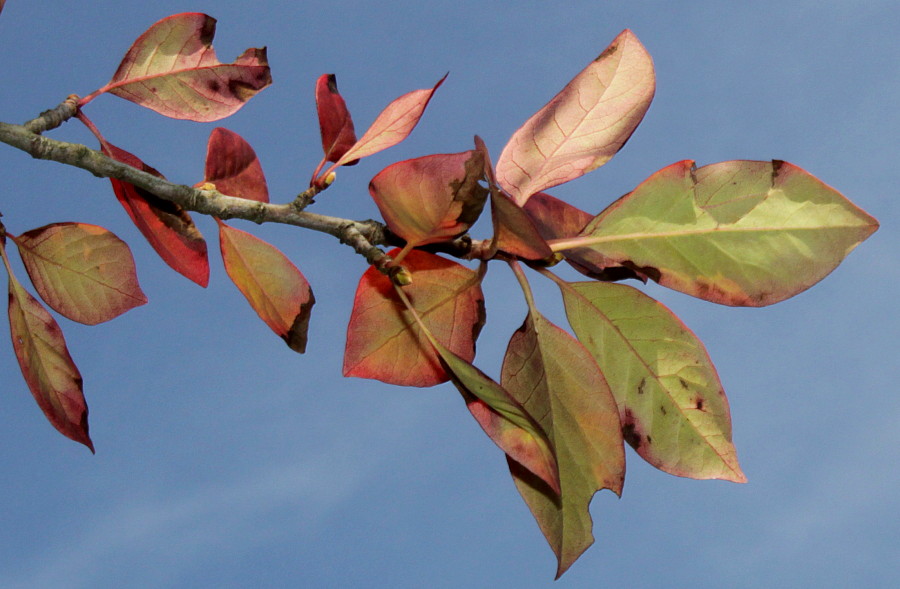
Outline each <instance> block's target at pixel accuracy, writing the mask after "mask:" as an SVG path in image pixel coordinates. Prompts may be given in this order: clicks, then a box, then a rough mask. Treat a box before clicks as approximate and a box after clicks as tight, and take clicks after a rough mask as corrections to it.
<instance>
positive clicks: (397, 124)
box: [335, 76, 447, 166]
mask: <svg viewBox="0 0 900 589" xmlns="http://www.w3.org/2000/svg"><path fill="white" fill-rule="evenodd" d="M446 78H447V76H444V77H443V78H441V79H440V80H438V82H437V84H435V85H434V87H432V88H429V89H427V90H413V91H412V92H408V93H406V94H404V95H403V96H401V97H400V98H397V99H396V100H394V101H393V102H391V103H390V104H389V105H387V106H386V107H385V109H384V110H383V111H381V113H380V114H379V115H378V116H377V117H375V121H374V122H373V123H372V125H371V126H370V127H369V128H368V129H367V130H366V132H365V133H364V134H363V136H362V137H361V138H360V139H359V141H357V142H356V143H354V144H353V147H351V148H350V149H348V150H347V151H345V152H344V155H343V156H341V159H339V160H338V161H337V162H336V163H335V166H347V165H350V163H351V162H354V161H356V160H358V159H360V158H364V157H367V156H370V155H373V154H376V153H378V152H379V151H383V150H385V149H387V148H389V147H393V146H394V145H397V144H398V143H400V142H401V141H403V140H404V139H406V138H407V137H408V136H409V134H410V133H411V132H412V130H413V129H414V128H415V126H416V125H417V124H418V123H419V119H421V118H422V113H424V112H425V107H426V106H428V102H429V101H430V100H431V97H432V95H434V91H435V90H437V89H438V87H440V85H441V84H443V83H444V80H445V79H446Z"/></svg>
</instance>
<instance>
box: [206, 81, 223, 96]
mask: <svg viewBox="0 0 900 589" xmlns="http://www.w3.org/2000/svg"><path fill="white" fill-rule="evenodd" d="M206 87H207V88H208V89H209V91H210V92H212V93H213V94H218V93H219V90H221V89H222V84H220V83H219V81H218V80H210V81H209V82H207V83H206Z"/></svg>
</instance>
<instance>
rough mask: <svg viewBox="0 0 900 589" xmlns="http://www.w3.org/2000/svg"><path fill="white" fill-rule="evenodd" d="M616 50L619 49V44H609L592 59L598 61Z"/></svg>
mask: <svg viewBox="0 0 900 589" xmlns="http://www.w3.org/2000/svg"><path fill="white" fill-rule="evenodd" d="M618 50H619V46H618V45H610V46H609V47H607V48H606V49H605V50H604V51H603V53H601V54H600V55H598V56H597V59H595V60H594V61H600V60H601V59H603V58H604V57H609V56H610V55H612V54H613V53H615V52H616V51H618Z"/></svg>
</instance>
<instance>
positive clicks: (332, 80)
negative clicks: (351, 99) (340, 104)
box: [328, 74, 338, 94]
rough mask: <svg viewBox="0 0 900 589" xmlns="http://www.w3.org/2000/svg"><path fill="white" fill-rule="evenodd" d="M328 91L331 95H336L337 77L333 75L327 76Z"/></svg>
mask: <svg viewBox="0 0 900 589" xmlns="http://www.w3.org/2000/svg"><path fill="white" fill-rule="evenodd" d="M328 91H329V92H331V93H332V94H337V93H338V87H337V77H335V75H334V74H328Z"/></svg>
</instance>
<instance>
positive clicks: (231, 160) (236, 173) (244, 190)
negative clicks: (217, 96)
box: [204, 127, 269, 202]
mask: <svg viewBox="0 0 900 589" xmlns="http://www.w3.org/2000/svg"><path fill="white" fill-rule="evenodd" d="M204 180H205V181H206V182H211V183H213V184H215V186H216V190H218V191H219V192H221V193H222V194H227V195H229V196H237V197H240V198H246V199H249V200H255V201H258V202H269V189H268V186H267V185H266V176H265V174H263V170H262V165H260V163H259V158H257V157H256V152H255V151H253V148H252V147H250V144H249V143H247V142H246V141H245V140H244V138H243V137H241V136H240V135H238V134H237V133H235V132H234V131H229V130H228V129H225V128H224V127H216V128H215V129H213V130H212V133H210V134H209V142H208V143H207V145H206V171H205V175H204Z"/></svg>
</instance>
